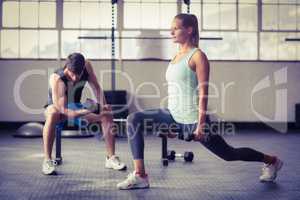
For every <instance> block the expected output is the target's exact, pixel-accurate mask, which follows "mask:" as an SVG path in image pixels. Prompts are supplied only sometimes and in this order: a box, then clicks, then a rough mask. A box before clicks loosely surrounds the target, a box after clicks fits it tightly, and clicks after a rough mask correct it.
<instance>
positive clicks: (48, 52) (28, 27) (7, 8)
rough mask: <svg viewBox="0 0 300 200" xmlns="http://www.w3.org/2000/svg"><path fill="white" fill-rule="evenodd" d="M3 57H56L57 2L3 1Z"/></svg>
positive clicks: (49, 0)
mask: <svg viewBox="0 0 300 200" xmlns="http://www.w3.org/2000/svg"><path fill="white" fill-rule="evenodd" d="M2 10H3V15H2V29H1V57H2V58H57V56H58V37H57V33H58V32H57V30H56V29H55V28H56V2H55V1H54V0H48V1H45V0H44V1H26V0H22V1H3V4H2Z"/></svg>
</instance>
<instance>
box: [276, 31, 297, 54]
mask: <svg viewBox="0 0 300 200" xmlns="http://www.w3.org/2000/svg"><path fill="white" fill-rule="evenodd" d="M296 36H297V34H296V33H278V59H279V60H296V59H297V42H287V41H285V39H286V38H296Z"/></svg>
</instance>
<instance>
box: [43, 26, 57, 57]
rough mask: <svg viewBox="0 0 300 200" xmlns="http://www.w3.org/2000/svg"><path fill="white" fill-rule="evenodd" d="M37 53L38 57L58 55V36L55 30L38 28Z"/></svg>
mask: <svg viewBox="0 0 300 200" xmlns="http://www.w3.org/2000/svg"><path fill="white" fill-rule="evenodd" d="M39 33H40V38H39V51H40V52H39V55H40V58H57V57H58V36H57V31H44V30H40V31H39Z"/></svg>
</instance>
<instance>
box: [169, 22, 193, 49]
mask: <svg viewBox="0 0 300 200" xmlns="http://www.w3.org/2000/svg"><path fill="white" fill-rule="evenodd" d="M190 32H191V31H190V30H189V29H188V28H185V27H183V26H182V21H181V20H180V19H177V18H175V19H174V20H173V22H172V26H171V36H172V39H173V42H174V43H180V44H183V43H185V42H187V41H188V40H189V37H190Z"/></svg>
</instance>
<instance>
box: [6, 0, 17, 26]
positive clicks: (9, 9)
mask: <svg viewBox="0 0 300 200" xmlns="http://www.w3.org/2000/svg"><path fill="white" fill-rule="evenodd" d="M2 17H3V26H4V27H18V26H19V3H18V2H13V1H11V2H10V1H5V2H3V16H2Z"/></svg>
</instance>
